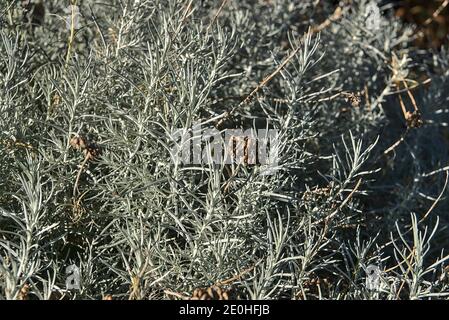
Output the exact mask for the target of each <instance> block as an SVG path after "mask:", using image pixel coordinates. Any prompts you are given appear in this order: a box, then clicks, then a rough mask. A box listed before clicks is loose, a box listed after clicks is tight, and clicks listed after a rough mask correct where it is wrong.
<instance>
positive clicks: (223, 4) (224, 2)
mask: <svg viewBox="0 0 449 320" xmlns="http://www.w3.org/2000/svg"><path fill="white" fill-rule="evenodd" d="M228 1H229V0H223V1H222V2H221V5H220V7H219V8H218V10H217V13H215V15H214V18H213V19H212V20H211V21H210V23H209V25H208V26H207V28H206V33H207V32H209V29H210V28H211V27H212V26H213V25H214V23H215V21H216V20H217V18H218V16H219V15H220V13H221V11H222V10H223V8H224V6H225V5H226V3H227V2H228Z"/></svg>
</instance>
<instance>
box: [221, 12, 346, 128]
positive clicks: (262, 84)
mask: <svg viewBox="0 0 449 320" xmlns="http://www.w3.org/2000/svg"><path fill="white" fill-rule="evenodd" d="M342 16H343V9H342V8H341V7H337V9H335V11H334V12H333V14H332V15H331V16H330V17H329V18H327V19H326V20H325V21H324V22H322V23H321V24H319V25H318V26H315V27H312V28H310V29H309V32H308V33H307V34H314V33H318V32H321V31H323V30H324V29H325V28H327V27H328V26H329V25H330V24H331V23H332V22H335V21H337V20H340V19H341V18H342ZM307 34H306V35H307ZM306 35H304V36H303V37H302V38H301V41H302V40H303V39H304V37H305V36H306ZM299 50H301V46H298V47H297V48H296V49H295V50H293V51H292V53H290V55H289V56H288V57H287V58H285V60H284V61H283V62H282V63H281V64H280V65H279V66H278V67H277V68H276V70H274V71H273V72H272V73H271V74H269V75H268V76H267V77H265V78H264V79H263V80H262V81H261V82H260V83H259V84H258V85H257V86H256V87H255V88H254V89H253V91H251V93H250V94H249V95H247V96H246V98H245V99H244V100H243V101H241V102H240V103H239V104H238V105H236V106H234V107H233V108H232V109H231V110H230V111H226V112H225V113H223V114H222V116H221V119H220V120H219V121H218V123H217V127H219V126H221V125H222V124H223V122H224V121H226V119H227V118H229V116H231V115H232V114H233V113H234V112H235V111H236V110H237V109H239V108H240V107H241V106H243V105H245V104H247V103H249V102H250V101H251V99H252V98H253V97H254V95H255V94H256V93H257V92H259V90H260V89H262V88H263V87H265V86H266V85H267V84H268V83H269V82H270V81H271V80H272V79H273V78H274V77H275V76H276V75H277V74H278V73H279V72H280V71H281V70H282V69H284V67H285V66H286V65H287V64H288V63H289V62H290V61H291V60H292V59H293V58H294V57H295V56H296V54H297V53H298V52H299Z"/></svg>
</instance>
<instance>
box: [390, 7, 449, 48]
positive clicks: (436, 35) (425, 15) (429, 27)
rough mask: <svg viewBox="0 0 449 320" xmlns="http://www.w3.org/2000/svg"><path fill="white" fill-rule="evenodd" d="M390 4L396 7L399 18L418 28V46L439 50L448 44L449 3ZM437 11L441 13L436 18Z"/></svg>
mask: <svg viewBox="0 0 449 320" xmlns="http://www.w3.org/2000/svg"><path fill="white" fill-rule="evenodd" d="M390 3H391V4H392V5H393V6H394V8H395V12H396V15H397V16H398V17H401V18H402V19H404V20H405V21H406V22H408V23H412V24H415V25H416V26H417V28H418V30H417V31H418V32H417V39H416V45H417V46H419V47H421V48H439V47H440V46H441V45H442V44H447V43H448V39H449V38H448V34H449V1H447V0H402V1H391V2H390ZM439 8H440V9H439ZM437 10H441V11H440V13H439V15H437V16H434V13H435V12H437Z"/></svg>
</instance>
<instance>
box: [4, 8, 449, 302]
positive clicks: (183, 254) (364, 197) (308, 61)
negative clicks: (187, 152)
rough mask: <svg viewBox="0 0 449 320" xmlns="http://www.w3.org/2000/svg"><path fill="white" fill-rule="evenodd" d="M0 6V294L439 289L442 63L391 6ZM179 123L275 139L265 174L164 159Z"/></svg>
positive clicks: (396, 295) (442, 278) (447, 282)
mask: <svg viewBox="0 0 449 320" xmlns="http://www.w3.org/2000/svg"><path fill="white" fill-rule="evenodd" d="M0 12H1V21H0V23H1V30H0V114H1V116H0V298H2V299H67V298H68V299H80V298H81V299H102V298H105V297H106V298H111V297H112V298H113V299H177V298H189V297H192V296H193V297H194V298H205V297H206V296H207V297H209V296H211V297H212V296H213V297H214V298H223V299H226V298H238V299H428V298H444V297H446V296H447V295H448V294H449V274H448V269H447V268H446V266H447V262H446V260H447V258H448V256H447V255H448V252H447V251H448V250H447V248H449V239H448V237H447V234H448V232H449V230H448V228H449V216H448V214H447V212H448V209H449V202H448V201H447V183H448V170H449V167H448V163H449V141H448V136H449V135H448V134H449V132H448V130H447V121H448V112H447V107H448V104H449V91H448V88H449V66H448V61H449V52H448V51H447V49H445V48H441V49H440V50H439V51H435V52H430V51H421V50H418V49H414V48H413V46H412V43H413V37H414V36H415V34H414V32H413V28H412V27H411V26H407V25H404V24H403V23H401V22H400V21H399V20H397V18H395V17H394V15H393V14H392V12H390V11H389V10H388V6H386V7H382V6H381V7H379V6H378V3H377V2H375V1H369V0H358V1H355V0H354V1H342V2H341V3H335V4H334V3H332V2H331V1H315V0H295V1H292V0H239V1H232V0H229V1H226V0H225V1H192V0H190V1H189V0H185V1H181V0H111V1H107V2H105V1H96V0H84V1H82V0H80V1H72V4H71V3H70V1H56V0H45V1H43V2H42V1H27V0H24V1H12V0H2V1H1V7H0ZM194 125H201V127H202V128H203V129H212V128H215V129H216V130H220V131H221V132H225V131H226V130H228V129H244V130H246V129H251V128H253V129H268V128H269V129H275V130H277V132H278V133H279V138H278V140H277V142H276V148H277V150H278V155H279V159H278V163H277V167H276V168H275V169H276V170H274V171H272V172H271V174H266V172H264V168H263V166H261V165H248V164H245V163H243V164H242V163H241V164H236V163H232V164H222V163H216V164H208V163H207V162H201V163H199V164H198V163H197V164H183V163H178V162H176V161H174V155H173V152H172V151H173V146H174V145H175V144H176V141H175V140H174V139H173V135H172V133H173V132H174V131H175V130H176V129H179V128H191V127H192V126H194ZM274 145H275V143H272V144H271V145H270V146H271V147H273V146H274ZM69 266H76V267H77V268H79V272H80V286H79V289H76V288H75V289H70V288H68V287H67V284H68V282H67V279H68V277H69V276H73V275H76V273H75V274H67V273H66V271H67V267H69ZM368 266H371V267H372V266H375V267H376V268H379V270H380V281H379V283H378V284H377V286H376V287H375V288H373V287H371V286H369V285H368V286H367V283H368V282H367V273H368V272H367V268H368ZM445 268H446V269H445ZM368 278H369V277H368ZM368 280H369V279H368ZM208 288H209V289H208ZM195 289H196V290H195Z"/></svg>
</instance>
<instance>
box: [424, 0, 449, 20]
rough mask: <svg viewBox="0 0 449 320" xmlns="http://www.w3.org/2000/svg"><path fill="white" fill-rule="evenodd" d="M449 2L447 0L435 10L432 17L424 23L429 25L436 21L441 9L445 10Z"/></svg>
mask: <svg viewBox="0 0 449 320" xmlns="http://www.w3.org/2000/svg"><path fill="white" fill-rule="evenodd" d="M448 4H449V0H445V1H444V2H443V3H442V4H441V5H440V6H439V8H438V9H437V10H435V12H434V13H433V14H432V16H431V17H429V18H428V19H427V20H426V21H424V25H425V26H427V25H429V24H430V23H431V22H432V21H434V20H435V19H436V17H438V16H439V15H440V13H441V11H443V10H444V8H446V7H447V5H448Z"/></svg>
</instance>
